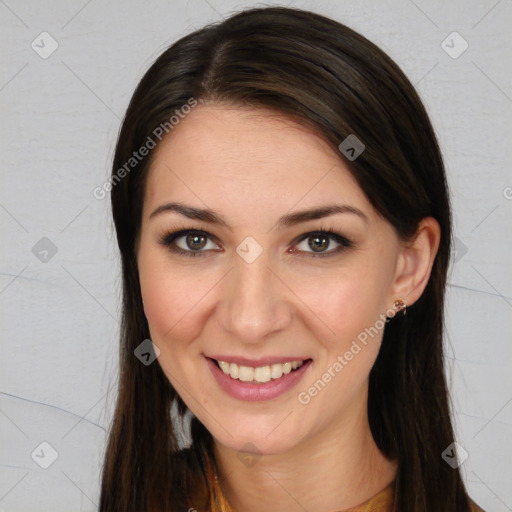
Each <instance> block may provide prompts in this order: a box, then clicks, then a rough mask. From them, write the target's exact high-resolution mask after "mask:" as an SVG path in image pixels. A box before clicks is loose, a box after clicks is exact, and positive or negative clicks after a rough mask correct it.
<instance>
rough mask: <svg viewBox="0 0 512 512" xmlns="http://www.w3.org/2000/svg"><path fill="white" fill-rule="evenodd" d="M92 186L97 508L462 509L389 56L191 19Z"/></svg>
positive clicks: (337, 32) (426, 266) (326, 36)
mask: <svg viewBox="0 0 512 512" xmlns="http://www.w3.org/2000/svg"><path fill="white" fill-rule="evenodd" d="M110 185H111V198H112V208H113V216H114V222H115V226H116V230H117V239H118V244H119V249H120V252H121V257H122V273H123V322H122V330H121V375H120V384H119V396H118V401H117V408H116V411H115V417H114V421H113V425H112V429H111V433H110V438H109V443H108V449H107V453H106V458H105V465H104V472H103V482H102V493H101V506H100V509H101V510H102V511H104V512H106V511H121V510H122V511H128V510H133V511H138V512H140V511H145V510H148V511H149V510H151V511H157V510H158V511H164V510H165V511H178V510H189V511H192V510H198V511H199V510H236V511H243V512H246V511H248V512H253V511H254V512H256V511H262V510H280V511H281V510H286V511H296V510H297V511H299V510H301V511H303V510H308V511H312V512H313V511H315V512H332V511H335V510H336V511H338V510H354V511H355V510H379V511H391V510H393V511H402V512H405V511H407V512H411V511H415V512H420V511H421V512H425V511H428V512H431V511H436V512H441V511H450V512H453V511H457V512H463V511H469V510H481V509H479V508H478V507H477V506H476V505H475V504H474V503H473V502H471V500H470V499H469V497H468V496H467V494H466V491H465V488H464V484H463V481H462V479H461V474H460V471H459V469H458V463H448V462H452V461H453V460H455V461H457V459H456V453H455V449H454V445H453V444H452V443H453V442H454V434H453V430H452V425H451V420H450V409H449V401H448V396H447V387H446V382H445V377H444V373H443V353H442V335H443V307H444V302H443V301H444V290H445V283H446V273H447V267H448V263H449V255H450V243H451V242H450V239H451V213H450V206H449V198H448V192H447V184H446V179H445V173H444V168H443V163H442V158H441V155H440V152H439V148H438V145H437V142H436V137H435V135H434V132H433V129H432V126H431V124H430V121H429V119H428V116H427V114H426V112H425V110H424V107H423V105H422V103H421V101H420V100H419V98H418V96H417V94H416V92H415V90H414V88H413V87H412V86H411V84H410V82H409V81H408V80H407V79H406V77H405V76H404V75H403V73H402V72H401V71H400V69H399V68H398V67H397V65H396V64H395V63H394V62H393V61H392V60H391V59H390V58H389V57H388V56H386V55H385V54H384V53H383V52H382V51H381V50H379V49H378V48H377V47H376V46H375V45H373V44H372V43H371V42H369V41H368V40H366V39H365V38H363V37H362V36H360V35H359V34H357V33H355V32H354V31H352V30H350V29H349V28H347V27H345V26H343V25H341V24H339V23H337V22H335V21H332V20H329V19H327V18H324V17H322V16H320V15H317V14H314V13H311V12H306V11H301V10H298V9H287V8H277V7H276V8H262V9H252V10H247V11H244V12H241V13H238V14H236V15H234V16H232V17H231V18H229V19H227V20H225V21H223V22H222V23H219V24H216V25H212V26H208V27H206V28H204V29H202V30H198V31H196V32H194V33H192V34H190V35H188V36H186V37H184V38H182V39H181V40H179V41H178V42H177V43H175V44H174V45H172V46H171V47H170V48H169V49H167V50H166V51H165V52H164V53H163V54H162V55H161V56H160V57H159V58H158V59H157V60H156V62H155V63H154V64H153V65H152V66H151V68H150V69H149V70H148V71H147V73H146V74H145V76H144V77H143V78H142V80H141V82H140V84H139V85H138V87H137V89H136V91H135V93H134V95H133V97H132V100H131V102H130V105H129V107H128V111H127V113H126V117H125V119H124V121H123V125H122V128H121V131H120V134H119V139H118V143H117V147H116V152H115V157H114V165H113V171H112V179H111V184H110ZM150 340H151V341H150ZM136 356H137V357H136ZM155 358H156V359H155ZM173 406H175V407H173ZM187 412H189V413H190V414H191V416H192V420H191V425H190V428H191V437H192V444H191V446H190V447H188V448H186V449H180V448H181V444H180V443H179V442H178V433H179V429H180V425H179V424H177V423H176V422H175V421H174V420H175V418H176V416H180V417H181V418H183V417H185V414H186V413H187ZM447 454H448V455H447ZM447 457H448V458H451V459H452V460H449V461H448V462H447ZM457 462H458V461H457Z"/></svg>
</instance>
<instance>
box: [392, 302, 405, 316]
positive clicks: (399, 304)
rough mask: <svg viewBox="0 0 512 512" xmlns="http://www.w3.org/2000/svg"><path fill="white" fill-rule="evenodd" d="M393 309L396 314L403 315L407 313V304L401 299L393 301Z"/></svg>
mask: <svg viewBox="0 0 512 512" xmlns="http://www.w3.org/2000/svg"><path fill="white" fill-rule="evenodd" d="M393 307H394V308H395V309H396V312H397V313H398V312H399V311H403V312H404V315H405V314H406V313H407V304H406V303H405V302H404V301H403V300H402V299H397V300H395V302H394V304H393Z"/></svg>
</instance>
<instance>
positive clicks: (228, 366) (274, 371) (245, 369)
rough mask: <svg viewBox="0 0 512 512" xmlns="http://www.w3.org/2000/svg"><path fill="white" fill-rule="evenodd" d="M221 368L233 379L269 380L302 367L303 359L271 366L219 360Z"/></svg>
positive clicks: (245, 380)
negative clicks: (256, 365) (255, 366)
mask: <svg viewBox="0 0 512 512" xmlns="http://www.w3.org/2000/svg"><path fill="white" fill-rule="evenodd" d="M218 363H219V367H220V369H221V370H222V371H223V372H224V373H225V374H226V375H230V376H231V378H233V379H239V380H241V381H243V382H261V383H265V382H269V381H270V380H271V379H280V378H281V377H282V376H283V375H287V374H288V373H290V372H291V371H292V370H296V369H297V368H300V367H301V366H302V364H303V361H292V362H288V363H283V364H280V363H277V364H272V365H270V366H258V368H253V367H252V366H242V365H238V364H236V363H228V362H226V361H218Z"/></svg>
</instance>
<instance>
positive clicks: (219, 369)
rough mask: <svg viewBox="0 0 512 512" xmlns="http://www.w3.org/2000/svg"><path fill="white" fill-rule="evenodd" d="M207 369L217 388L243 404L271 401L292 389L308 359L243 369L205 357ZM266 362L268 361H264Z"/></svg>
mask: <svg viewBox="0 0 512 512" xmlns="http://www.w3.org/2000/svg"><path fill="white" fill-rule="evenodd" d="M205 359H206V362H207V364H208V367H209V369H210V371H211V373H212V374H213V377H214V379H215V381H216V382H217V384H218V385H219V387H220V389H221V390H222V391H223V392H225V393H226V394H228V395H229V396H231V397H233V398H236V399H238V400H244V401H249V402H253V401H264V400H272V399H273V398H277V397H278V396H280V395H283V394H284V393H286V392H287V391H289V390H290V389H291V388H293V387H294V386H296V385H297V384H298V382H299V381H300V380H301V379H302V378H303V376H304V375H305V374H306V372H307V371H308V370H309V368H310V366H311V365H312V363H313V360H312V359H304V360H301V359H296V360H293V361H287V362H284V363H279V362H276V361H275V360H274V361H273V362H272V364H265V365H261V362H260V365H259V366H246V365H243V364H238V363H235V362H232V361H231V362H228V361H224V360H222V359H219V360H217V359H213V358H211V357H206V358H205ZM265 362H267V363H270V362H269V361H265Z"/></svg>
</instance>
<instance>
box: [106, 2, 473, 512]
mask: <svg viewBox="0 0 512 512" xmlns="http://www.w3.org/2000/svg"><path fill="white" fill-rule="evenodd" d="M191 98H192V99H193V101H200V100H208V101H216V102H227V103H231V104H244V105H248V106H254V107H256V108H257V107H265V108H271V109H274V110H275V111H276V112H279V113H284V114H286V115H287V116H289V117H290V118H292V119H294V120H296V121H298V122H299V123H301V124H303V125H305V126H307V127H309V128H310V129H311V130H312V131H313V132H314V133H316V134H319V135H320V136H322V137H323V138H324V139H325V140H326V141H327V142H328V143H329V144H331V145H332V147H333V148H334V149H335V150H336V151H338V146H339V144H340V143H341V142H342V141H343V140H344V139H345V138H346V137H347V136H349V135H351V134H356V136H357V138H358V139H360V140H361V141H363V143H364V145H365V147H366V149H365V151H364V152H363V153H362V154H361V155H360V156H359V157H358V158H357V159H356V160H354V161H349V160H348V159H347V160H346V163H347V164H348V166H349V168H350V171H351V173H352V174H353V176H354V177H355V178H356V180H357V182H358V183H359V185H360V187H361V189H362V190H363V191H364V193H365V194H366V196H367V198H368V199H369V201H370V202H371V204H372V205H373V206H374V207H375V208H376V209H377V210H378V211H379V212H380V214H381V215H382V216H383V217H384V218H385V219H387V220H388V221H389V222H390V223H391V224H392V225H393V226H394V227H395V229H396V231H397V233H398V234H399V235H400V236H401V237H402V238H403V239H404V240H405V239H408V238H409V237H411V236H412V235H413V234H414V233H415V232H416V230H417V227H418V224H419V221H420V220H421V219H422V218H424V217H427V216H432V217H434V218H435V219H436V220H437V221H438V222H439V224H440V227H441V241H440V246H439V250H438V253H437V256H436V258H435V262H434V265H433V269H432V273H431V276H430V280H429V282H428V284H427V287H426V289H425V290H424V293H423V294H422V296H421V297H420V299H419V300H418V301H417V302H416V303H415V304H414V305H413V306H412V307H409V308H408V309H407V315H405V316H402V315H398V316H397V317H396V318H395V319H394V320H393V321H392V322H390V323H389V324H387V325H386V328H385V332H384V338H383V342H382V346H381V350H380V353H379V355H378V357H377V360H376V362H375V365H374V367H373V368H372V370H371V373H370V377H369V399H368V416H369V422H370V427H371V430H372V433H373V436H374V438H375V441H376V443H377V445H378V446H379V448H380V450H381V451H382V452H383V454H384V455H386V456H387V457H388V458H390V459H396V460H398V463H399V468H398V473H397V477H396V494H395V510H396V511H401V512H406V511H407V512H425V511H432V510H435V511H436V512H442V511H450V512H466V511H468V510H469V500H468V497H467V494H466V491H465V488H464V484H463V481H462V479H461V475H460V472H459V470H458V469H452V467H450V466H449V465H448V464H447V463H446V462H445V461H444V460H443V459H442V457H441V454H442V452H443V450H445V449H446V448H447V447H448V446H449V445H450V444H451V443H452V442H453V441H454V433H453V429H452V424H451V419H450V406H449V399H448V393H447V386H446V381H445V375H444V369H443V338H442V336H443V324H444V294H445V284H446V275H447V268H448V265H449V257H450V246H451V239H452V232H451V229H452V227H451V212H450V204H449V197H448V190H447V183H446V177H445V171H444V166H443V161H442V157H441V154H440V150H439V147H438V143H437V140H436V136H435V134H434V131H433V128H432V126H431V123H430V120H429V118H428V116H427V113H426V111H425V109H424V106H423V104H422V102H421V101H420V99H419V97H418V95H417V93H416V91H415V89H414V87H413V86H412V85H411V83H410V82H409V80H408V79H407V78H406V77H405V76H404V74H403V73H402V71H401V70H400V69H399V67H398V66H397V65H396V64H395V63H394V62H393V61H392V60H391V59H390V58H389V57H388V56H387V55H386V54H385V53H384V52H383V51H381V50H380V49H379V48H378V47H377V46H375V45H374V44H373V43H371V42H370V41H368V40H367V39H365V38H364V37H363V36H361V35H359V34H358V33H356V32H354V31H353V30H351V29H350V28H348V27H346V26H344V25H342V24H340V23H338V22H336V21H333V20H331V19H328V18H326V17H323V16H321V15H318V14H315V13H312V12H308V11H303V10H299V9H291V8H282V7H270V8H256V9H250V10H245V11H242V12H239V13H237V14H235V15H233V16H231V17H230V18H228V19H226V20H224V21H222V22H220V23H217V24H212V25H209V26H206V27H204V28H202V29H201V30H197V31H195V32H193V33H191V34H189V35H187V36H186V37H183V38H182V39H180V40H179V41H177V42H176V43H174V44H173V45H172V46H170V47H169V48H168V49H167V50H165V51H164V52H163V53H162V54H161V55H160V56H159V57H158V59H157V60H156V61H155V62H154V64H153V65H152V66H151V67H150V68H149V70H148V71H147V72H146V73H145V75H144V76H143V78H142V80H141V81H140V83H139V85H138V86H137V88H136V90H135V92H134V94H133V97H132V99H131V101H130V104H129V106H128V109H127V112H126V115H125V118H124V120H123V123H122V127H121V130H120V133H119V137H118V141H117V146H116V150H115V155H114V161H113V167H112V178H111V179H112V183H111V184H112V191H111V201H112V212H113V218H114V222H115V227H116V232H117V241H118V244H119V249H120V253H121V261H122V284H123V309H122V323H121V333H120V334H121V355H120V381H119V390H118V398H117V405H116V409H115V415H114V419H113V423H112V427H111V431H110V435H109V439H108V447H107V451H106V456H105V461H104V468H103V477H102V487H101V505H100V510H101V511H102V512H114V511H123V512H127V511H132V510H133V511H136V512H143V511H147V510H148V511H149V510H151V511H156V510H158V511H169V512H174V511H178V510H187V507H188V505H189V503H188V502H187V501H186V495H187V493H190V492H192V490H191V488H190V481H191V479H192V480H193V478H192V476H193V475H196V476H195V477H194V478H195V479H196V481H197V475H203V477H204V482H203V483H204V488H205V489H206V494H207V495H208V489H211V482H209V481H208V480H209V479H208V478H207V476H206V469H205V468H206V467H207V463H206V462H205V460H204V456H203V455H204V453H210V455H211V450H210V451H209V448H208V447H210V448H211V442H212V438H211V434H210V433H209V432H208V431H207V430H206V429H205V428H204V426H203V425H201V424H199V422H198V420H197V419H193V421H192V437H193V445H192V447H193V450H192V452H183V451H180V449H179V443H178V438H177V432H176V426H175V425H174V424H173V421H172V419H171V408H172V406H173V404H174V405H176V406H177V407H176V412H177V414H178V416H180V417H183V415H184V413H185V412H186V411H187V407H186V405H185V403H184V402H183V401H182V400H181V398H180V397H179V395H178V394H177V393H176V391H175V390H174V389H173V387H172V386H171V384H170V383H169V381H168V379H167V378H166V376H165V375H164V373H163V371H162V370H161V368H160V366H159V365H158V364H152V365H149V366H145V365H143V364H141V362H140V361H139V360H138V359H137V358H136V357H135V356H134V350H135V348H136V347H137V346H138V345H139V344H140V343H141V342H142V341H143V340H144V339H146V338H149V337H150V336H149V329H148V325H147V322H146V319H145V316H144V312H143V308H142V304H141V292H140V286H139V277H138V270H137V263H136V258H135V247H136V242H137V238H138V235H139V232H140V227H141V212H142V203H143V194H144V184H145V179H146V175H147V170H148V167H149V164H150V157H151V154H150V155H148V156H146V157H144V158H140V161H139V162H137V164H136V165H133V166H132V167H127V166H126V163H127V162H129V161H130V158H132V154H133V152H134V151H137V150H138V149H139V148H141V147H142V146H144V145H145V144H147V141H148V140H149V139H148V137H149V138H151V139H152V140H153V141H156V143H158V138H156V137H155V129H156V128H157V127H159V126H166V130H165V131H166V132H169V133H171V135H170V136H172V132H171V130H172V127H171V126H170V125H169V119H170V118H171V117H172V116H173V115H176V111H177V110H178V111H179V110H180V109H181V108H182V107H183V105H186V104H187V103H188V104H191V101H190V100H191ZM165 123H167V124H165ZM157 133H158V132H157ZM338 153H339V155H340V158H341V159H343V158H344V156H343V155H342V154H341V153H340V152H339V151H338ZM132 163H133V162H132ZM123 166H124V169H125V171H126V170H127V169H128V171H127V172H124V173H121V174H122V177H121V178H120V172H119V170H120V169H122V168H123ZM185 454H186V455H185ZM194 506H195V508H198V505H197V501H196V502H194Z"/></svg>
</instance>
